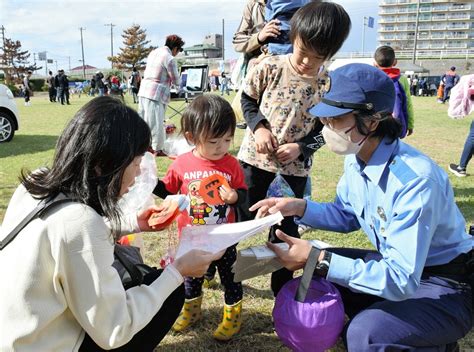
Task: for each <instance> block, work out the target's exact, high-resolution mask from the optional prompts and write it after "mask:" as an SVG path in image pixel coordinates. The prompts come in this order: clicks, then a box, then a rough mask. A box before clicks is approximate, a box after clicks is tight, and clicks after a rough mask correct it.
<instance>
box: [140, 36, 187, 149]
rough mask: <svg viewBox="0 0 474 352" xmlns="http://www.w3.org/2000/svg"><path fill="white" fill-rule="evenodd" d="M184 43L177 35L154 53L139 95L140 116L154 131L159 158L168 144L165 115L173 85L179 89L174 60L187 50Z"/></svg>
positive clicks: (154, 140)
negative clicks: (166, 143) (184, 48)
mask: <svg viewBox="0 0 474 352" xmlns="http://www.w3.org/2000/svg"><path fill="white" fill-rule="evenodd" d="M183 46H184V41H183V39H181V37H179V36H177V35H176V34H172V35H169V36H168V37H166V42H165V46H163V47H161V48H157V49H155V50H153V51H152V52H150V54H149V55H148V58H147V65H146V69H145V73H144V78H143V80H142V81H141V84H140V90H139V92H138V113H139V114H140V116H141V117H142V118H143V119H144V120H145V122H146V123H147V124H148V126H149V127H150V130H151V137H152V143H151V146H152V148H153V150H155V151H156V153H157V155H158V156H163V155H165V154H164V153H163V145H164V143H165V128H164V120H165V112H166V107H167V105H168V103H169V101H170V87H171V85H176V86H179V83H180V78H179V73H178V65H177V63H176V60H175V59H174V57H175V56H176V55H178V54H179V53H180V52H182V51H183Z"/></svg>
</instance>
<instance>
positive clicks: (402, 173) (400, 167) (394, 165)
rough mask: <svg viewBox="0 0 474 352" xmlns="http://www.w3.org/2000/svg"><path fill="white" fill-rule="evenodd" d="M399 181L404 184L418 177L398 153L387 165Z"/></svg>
mask: <svg viewBox="0 0 474 352" xmlns="http://www.w3.org/2000/svg"><path fill="white" fill-rule="evenodd" d="M388 167H389V169H390V172H392V173H393V174H394V175H395V177H396V178H398V179H399V180H400V182H401V183H403V184H405V183H408V182H410V181H411V180H414V179H415V178H417V177H418V175H417V174H416V172H415V171H413V169H412V168H411V167H410V166H408V165H407V163H405V162H404V161H403V160H402V158H400V156H399V155H396V156H395V157H394V158H393V160H392V161H391V162H390V165H389V166H388Z"/></svg>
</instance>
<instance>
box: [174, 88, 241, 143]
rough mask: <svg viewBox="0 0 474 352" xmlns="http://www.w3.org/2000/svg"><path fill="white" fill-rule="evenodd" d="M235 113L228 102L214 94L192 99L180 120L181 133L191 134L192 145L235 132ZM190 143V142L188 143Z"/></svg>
mask: <svg viewBox="0 0 474 352" xmlns="http://www.w3.org/2000/svg"><path fill="white" fill-rule="evenodd" d="M235 125H236V120H235V113H234V110H233V109H232V107H231V106H230V104H229V102H228V101H227V100H225V99H224V98H221V97H219V96H218V95H215V94H206V95H201V96H200V97H197V98H196V99H194V100H193V101H192V102H191V104H189V107H188V108H187V109H186V111H185V112H184V113H183V117H182V118H181V133H182V134H183V135H184V136H185V137H186V134H185V133H186V132H189V133H191V135H192V138H193V141H192V142H193V143H194V144H202V143H204V142H205V141H206V140H209V139H211V138H219V137H222V136H224V135H225V134H226V133H228V132H229V131H230V132H231V133H232V135H233V134H234V132H235ZM188 142H190V141H188Z"/></svg>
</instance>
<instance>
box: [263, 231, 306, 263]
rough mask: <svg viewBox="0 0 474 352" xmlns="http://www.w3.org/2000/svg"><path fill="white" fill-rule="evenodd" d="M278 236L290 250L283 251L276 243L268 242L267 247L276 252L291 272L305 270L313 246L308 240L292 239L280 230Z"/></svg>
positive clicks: (277, 232)
mask: <svg viewBox="0 0 474 352" xmlns="http://www.w3.org/2000/svg"><path fill="white" fill-rule="evenodd" d="M276 235H277V237H278V238H279V239H281V240H282V241H284V242H286V243H288V245H289V246H290V247H289V248H288V250H283V249H281V248H280V247H278V246H276V245H275V244H274V243H270V242H267V246H268V247H269V248H270V249H271V250H272V251H274V252H275V254H276V255H277V257H278V260H279V261H280V262H281V263H282V264H283V266H284V267H285V268H287V269H288V270H291V271H295V270H298V269H301V268H304V266H305V264H306V261H307V260H308V256H309V252H311V247H312V246H311V244H310V243H309V242H308V241H306V240H302V239H299V238H294V237H290V236H288V235H286V234H285V233H283V232H282V231H280V230H276Z"/></svg>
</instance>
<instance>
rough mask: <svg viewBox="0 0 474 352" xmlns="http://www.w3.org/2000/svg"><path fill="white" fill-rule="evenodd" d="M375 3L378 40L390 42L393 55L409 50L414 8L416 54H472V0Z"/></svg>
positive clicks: (402, 54) (453, 55) (435, 56)
mask: <svg viewBox="0 0 474 352" xmlns="http://www.w3.org/2000/svg"><path fill="white" fill-rule="evenodd" d="M379 6H380V10H379V29H378V33H379V38H378V39H379V40H378V41H379V44H380V45H390V46H392V47H393V48H394V49H395V50H397V56H399V57H403V56H405V55H407V56H408V55H411V54H410V53H412V52H413V48H414V45H415V29H416V22H417V21H416V17H417V11H419V12H418V38H417V43H416V52H417V57H426V58H429V57H433V58H439V57H444V58H448V57H460V56H461V57H462V56H465V57H466V58H467V57H473V56H474V49H473V48H474V2H472V1H459V0H444V1H443V0H382V1H380V5H379ZM418 9H419V10H418ZM404 54H405V55H404Z"/></svg>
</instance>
